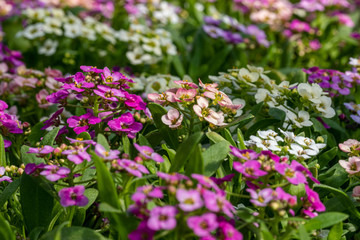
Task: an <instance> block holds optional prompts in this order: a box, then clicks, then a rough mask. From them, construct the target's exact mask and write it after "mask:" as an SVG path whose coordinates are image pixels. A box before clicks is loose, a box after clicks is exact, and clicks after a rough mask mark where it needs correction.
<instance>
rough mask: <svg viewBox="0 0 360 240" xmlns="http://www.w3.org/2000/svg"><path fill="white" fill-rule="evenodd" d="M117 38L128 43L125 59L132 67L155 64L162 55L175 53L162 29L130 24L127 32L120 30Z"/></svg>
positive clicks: (167, 34) (171, 43)
mask: <svg viewBox="0 0 360 240" xmlns="http://www.w3.org/2000/svg"><path fill="white" fill-rule="evenodd" d="M117 37H118V39H119V40H120V41H123V42H127V43H129V50H128V52H127V53H126V57H127V58H128V59H129V61H130V62H131V64H133V65H139V64H155V63H157V62H158V61H160V60H161V59H162V58H163V57H164V55H175V54H176V53H177V51H176V47H175V45H174V44H173V42H172V40H171V34H170V33H169V32H168V31H166V30H164V29H162V28H157V29H155V30H153V29H150V28H149V27H147V26H145V25H141V24H131V25H130V27H129V30H128V31H126V30H120V31H119V32H118V33H117Z"/></svg>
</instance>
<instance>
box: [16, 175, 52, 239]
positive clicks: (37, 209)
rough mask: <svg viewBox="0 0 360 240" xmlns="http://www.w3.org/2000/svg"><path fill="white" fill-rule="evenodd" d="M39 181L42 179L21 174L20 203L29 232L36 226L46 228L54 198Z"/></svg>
mask: <svg viewBox="0 0 360 240" xmlns="http://www.w3.org/2000/svg"><path fill="white" fill-rule="evenodd" d="M41 181H43V180H42V179H40V178H37V179H34V177H32V176H29V175H27V174H23V175H22V176H21V182H20V203H21V209H22V213H23V216H24V221H25V226H26V228H27V230H28V231H29V232H31V231H32V230H33V229H35V228H36V227H44V228H45V229H46V228H47V226H48V225H49V223H50V221H51V211H52V209H53V207H54V198H53V196H52V195H50V194H49V193H48V191H46V190H45V189H44V188H43V187H42V186H41V185H40V182H41Z"/></svg>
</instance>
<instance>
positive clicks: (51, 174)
mask: <svg viewBox="0 0 360 240" xmlns="http://www.w3.org/2000/svg"><path fill="white" fill-rule="evenodd" d="M43 169H45V170H43V171H41V173H40V175H43V176H45V177H46V179H47V180H50V181H52V182H56V181H57V180H59V179H61V178H66V177H67V175H68V174H69V173H70V169H68V168H66V167H59V166H56V165H46V166H44V167H43Z"/></svg>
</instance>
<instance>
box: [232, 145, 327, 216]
mask: <svg viewBox="0 0 360 240" xmlns="http://www.w3.org/2000/svg"><path fill="white" fill-rule="evenodd" d="M230 148H231V152H230V153H231V154H232V155H234V156H235V157H236V158H237V160H236V161H234V163H233V168H234V170H235V171H237V172H239V173H241V174H242V176H243V178H244V179H245V180H246V182H247V186H248V189H247V190H246V191H248V192H249V193H250V196H251V199H250V202H252V203H253V204H254V205H255V206H257V207H267V206H270V207H271V208H272V209H273V210H274V211H277V212H278V213H279V214H280V215H284V214H285V213H286V211H288V212H289V213H290V214H292V215H293V216H294V215H295V211H294V209H295V207H297V205H298V202H297V196H293V195H290V194H288V193H286V192H285V191H284V190H283V189H282V188H281V187H277V188H276V189H273V188H271V185H272V184H275V183H276V184H279V182H280V183H281V182H283V184H285V185H288V184H292V185H299V184H304V185H305V187H306V192H307V193H308V195H307V196H305V197H303V198H302V199H303V202H305V203H303V204H302V210H301V212H302V213H303V214H305V215H307V216H309V217H314V216H316V215H317V212H321V211H325V207H324V205H323V204H322V203H321V201H320V200H319V197H318V195H317V193H316V192H314V191H312V190H311V189H310V188H309V187H308V181H307V178H309V179H311V180H312V181H313V182H315V183H319V181H318V180H317V179H316V178H314V177H313V175H312V173H311V172H310V170H309V169H307V168H306V167H305V166H304V165H302V164H301V163H299V162H297V161H295V160H293V161H291V162H289V160H288V158H287V157H279V156H278V155H275V154H273V153H272V152H271V151H261V152H260V153H257V152H255V151H253V150H251V149H245V150H239V149H238V148H236V147H233V146H230ZM269 176H274V177H272V179H276V180H269V179H270V177H269ZM273 181H275V182H273ZM316 211H317V212H316Z"/></svg>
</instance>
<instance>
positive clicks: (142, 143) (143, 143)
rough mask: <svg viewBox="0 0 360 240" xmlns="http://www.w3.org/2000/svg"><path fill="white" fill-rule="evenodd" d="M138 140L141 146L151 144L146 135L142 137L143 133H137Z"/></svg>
mask: <svg viewBox="0 0 360 240" xmlns="http://www.w3.org/2000/svg"><path fill="white" fill-rule="evenodd" d="M138 142H139V144H140V145H141V146H149V147H152V146H151V144H150V143H149V141H148V140H147V139H146V137H144V135H142V134H139V136H138Z"/></svg>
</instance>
